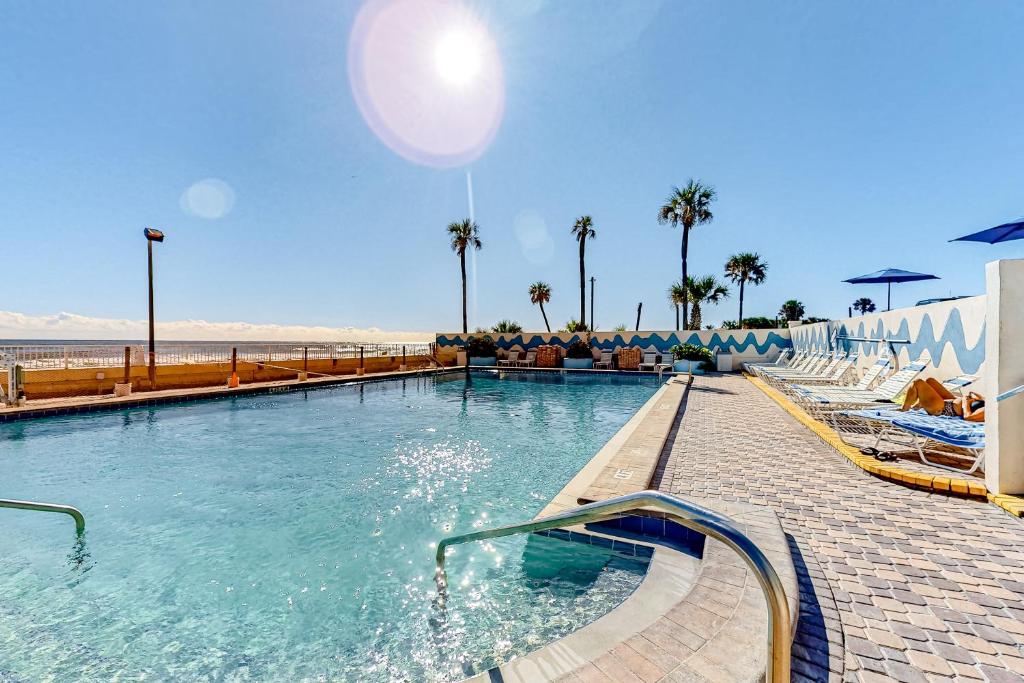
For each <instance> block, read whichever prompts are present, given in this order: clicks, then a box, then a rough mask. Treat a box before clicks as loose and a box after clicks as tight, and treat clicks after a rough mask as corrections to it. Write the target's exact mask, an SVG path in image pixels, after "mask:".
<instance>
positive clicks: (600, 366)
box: [594, 351, 615, 370]
mask: <svg viewBox="0 0 1024 683" xmlns="http://www.w3.org/2000/svg"><path fill="white" fill-rule="evenodd" d="M614 356H615V352H614V351H602V352H601V360H598V361H594V369H595V370H611V369H612V358H613V357H614Z"/></svg>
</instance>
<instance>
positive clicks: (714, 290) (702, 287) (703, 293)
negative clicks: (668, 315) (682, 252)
mask: <svg viewBox="0 0 1024 683" xmlns="http://www.w3.org/2000/svg"><path fill="white" fill-rule="evenodd" d="M727 296H729V288H728V287H726V286H725V285H724V284H722V283H721V282H719V281H718V279H717V278H716V277H715V276H714V275H705V276H704V277H698V278H692V277H691V278H687V280H686V298H687V299H689V300H690V306H691V307H692V311H693V315H692V316H690V326H689V327H688V328H687V329H690V330H699V329H700V322H701V311H700V307H701V304H717V303H718V302H719V301H721V300H722V299H724V298H726V297H727Z"/></svg>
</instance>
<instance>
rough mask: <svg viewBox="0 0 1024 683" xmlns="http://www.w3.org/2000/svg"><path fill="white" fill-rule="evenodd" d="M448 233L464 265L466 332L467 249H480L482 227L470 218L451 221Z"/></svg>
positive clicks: (464, 325)
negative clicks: (455, 221)
mask: <svg viewBox="0 0 1024 683" xmlns="http://www.w3.org/2000/svg"><path fill="white" fill-rule="evenodd" d="M448 235H449V237H451V240H452V242H451V244H452V251H454V252H455V253H456V254H458V255H459V265H460V266H462V333H463V334H466V333H467V332H469V325H468V323H467V321H466V249H469V248H473V249H480V247H482V246H483V243H482V242H481V241H480V228H479V227H477V224H476V223H474V222H473V221H471V220H470V219H468V218H467V219H466V220H464V221H461V222H459V223H449V224H448Z"/></svg>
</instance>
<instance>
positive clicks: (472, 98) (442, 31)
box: [348, 0, 505, 168]
mask: <svg viewBox="0 0 1024 683" xmlns="http://www.w3.org/2000/svg"><path fill="white" fill-rule="evenodd" d="M348 76H349V85H350V86H351V88H352V94H353V96H354V97H355V100H356V104H357V105H358V106H359V110H360V112H361V113H362V115H363V118H364V119H365V120H366V123H367V124H368V125H369V126H370V128H371V130H373V132H374V134H375V135H376V136H377V137H378V138H380V140H381V141H382V142H384V144H386V145H387V146H388V147H390V148H391V149H392V150H394V151H395V152H397V153H398V154H400V155H401V156H403V157H404V158H406V159H408V160H410V161H413V162H416V163H418V164H423V165H426V166H434V167H441V168H450V167H454V166H462V165H465V164H467V163H469V162H471V161H473V160H475V159H477V158H478V157H479V156H480V155H481V154H483V152H484V151H485V150H486V149H487V147H488V146H489V144H490V143H491V141H492V140H493V139H494V136H495V134H496V133H497V131H498V128H499V126H500V124H501V119H502V117H503V115H504V111H505V77H504V72H503V70H502V65H501V60H500V58H499V55H498V50H497V45H496V44H495V42H494V39H493V38H492V37H491V35H490V33H489V32H488V30H487V27H486V26H485V25H484V24H483V23H482V22H481V21H480V19H479V18H478V17H477V16H476V15H474V14H473V13H472V12H471V11H470V10H469V9H468V8H466V7H465V6H464V5H462V4H461V3H459V2H457V1H456V0H371V2H369V3H367V4H366V5H364V6H363V8H362V9H361V10H360V11H359V14H358V16H357V17H356V20H355V23H354V24H353V27H352V33H351V35H350V37H349V50H348Z"/></svg>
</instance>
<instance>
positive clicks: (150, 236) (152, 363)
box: [142, 228, 164, 391]
mask: <svg viewBox="0 0 1024 683" xmlns="http://www.w3.org/2000/svg"><path fill="white" fill-rule="evenodd" d="M142 234H144V235H145V236H146V251H147V252H148V255H149V359H148V360H149V362H148V366H149V388H150V391H152V390H153V389H156V327H155V325H154V322H153V242H163V241H164V233H163V231H161V230H157V229H156V228H146V229H144V230H143V231H142Z"/></svg>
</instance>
